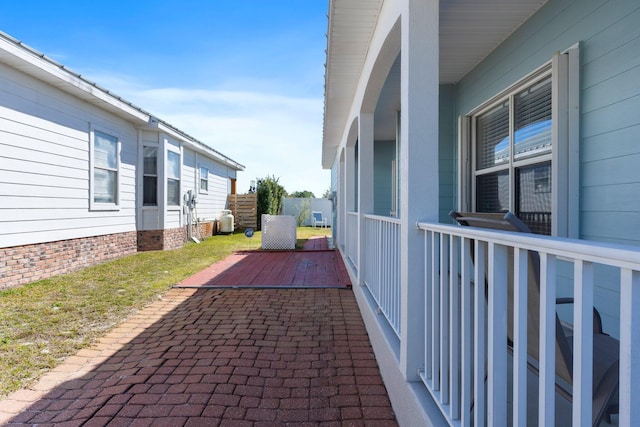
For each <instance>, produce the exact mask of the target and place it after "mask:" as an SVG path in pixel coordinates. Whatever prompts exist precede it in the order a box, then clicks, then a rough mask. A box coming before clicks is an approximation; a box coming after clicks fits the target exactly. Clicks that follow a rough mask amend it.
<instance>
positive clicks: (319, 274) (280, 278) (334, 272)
mask: <svg viewBox="0 0 640 427" xmlns="http://www.w3.org/2000/svg"><path fill="white" fill-rule="evenodd" d="M350 286H351V281H350V279H349V274H348V273H347V269H346V268H345V266H344V263H343V262H342V259H341V258H340V256H339V255H338V253H337V252H336V251H335V250H329V249H328V248H327V239H326V238H325V237H321V238H312V239H308V241H307V243H306V244H305V250H297V251H241V252H236V253H234V254H232V255H231V256H229V257H227V258H225V259H224V260H222V261H219V262H217V263H215V264H213V265H211V266H210V267H208V268H206V269H204V270H202V271H200V272H199V273H196V274H194V275H193V276H191V277H188V278H187V279H185V280H183V281H182V282H180V283H179V284H177V285H176V287H180V288H190V287H205V288H218V287H253V288H299V287H304V288H306V287H338V288H342V287H350Z"/></svg>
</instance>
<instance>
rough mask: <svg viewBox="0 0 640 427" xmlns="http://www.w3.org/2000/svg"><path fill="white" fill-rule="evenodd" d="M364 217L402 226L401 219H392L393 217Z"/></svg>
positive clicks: (371, 215) (367, 215)
mask: <svg viewBox="0 0 640 427" xmlns="http://www.w3.org/2000/svg"><path fill="white" fill-rule="evenodd" d="M364 217H365V218H366V219H373V220H375V221H382V222H391V223H393V224H400V218H395V217H392V216H383V215H373V214H365V216H364Z"/></svg>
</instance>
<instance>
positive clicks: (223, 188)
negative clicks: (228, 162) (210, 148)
mask: <svg viewBox="0 0 640 427" xmlns="http://www.w3.org/2000/svg"><path fill="white" fill-rule="evenodd" d="M182 157H183V160H182V162H183V163H182V177H183V179H182V187H183V189H182V193H183V194H184V193H186V192H187V191H189V190H192V191H193V192H194V193H196V194H198V203H197V205H196V214H197V217H198V218H199V219H204V220H208V219H213V218H218V217H219V216H220V213H221V211H222V210H223V209H225V208H226V205H227V194H228V188H227V187H228V183H229V178H232V177H235V171H234V170H232V169H229V168H227V167H226V166H225V165H223V164H221V163H219V162H217V161H215V160H214V159H211V158H209V157H205V156H204V155H202V154H200V153H196V152H194V151H193V150H190V149H185V150H184V152H183V154H182ZM201 168H206V169H207V171H208V179H207V184H208V188H209V190H208V191H207V192H206V193H204V192H201V191H200V177H201V174H200V169H201Z"/></svg>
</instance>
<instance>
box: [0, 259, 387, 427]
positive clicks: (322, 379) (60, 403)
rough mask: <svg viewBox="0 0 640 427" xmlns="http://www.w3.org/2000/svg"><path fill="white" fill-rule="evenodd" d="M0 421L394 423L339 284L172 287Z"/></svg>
mask: <svg viewBox="0 0 640 427" xmlns="http://www.w3.org/2000/svg"><path fill="white" fill-rule="evenodd" d="M247 268H250V266H247ZM0 423H5V424H6V425H35V424H37V425H60V426H80V425H83V426H104V425H109V426H121V425H122V426H138V425H142V426H151V425H153V426H163V425H166V426H183V425H198V426H280V425H282V426H284V425H287V426H295V425H300V426H303V425H326V426H394V425H396V421H395V416H394V413H393V411H392V409H391V406H390V403H389V399H388V396H387V392H386V389H385V387H384V384H383V383H382V380H381V378H380V374H379V370H378V366H377V363H376V361H375V358H374V355H373V351H372V349H371V345H370V343H369V339H368V336H367V333H366V330H365V328H364V325H363V323H362V319H361V317H360V312H359V311H358V308H357V305H356V302H355V298H354V296H353V293H352V291H351V290H350V289H348V288H308V289H273V288H258V289H252V288H240V289H238V288H228V289H220V288H216V289H203V288H182V289H180V288H174V289H171V290H170V291H169V292H168V293H167V294H166V295H164V297H163V298H162V299H161V300H158V301H156V302H154V303H152V304H150V305H149V306H148V307H146V308H145V309H144V310H142V311H140V312H138V313H137V314H136V315H134V316H132V317H131V318H129V319H128V320H127V321H125V322H124V323H122V324H121V325H119V326H118V327H116V328H115V329H113V330H112V331H111V332H109V333H108V334H107V335H105V336H104V337H103V338H102V339H101V340H100V341H99V342H98V343H97V344H95V345H94V346H92V347H91V348H88V349H85V350H81V351H80V352H79V353H78V354H76V355H75V356H72V357H70V358H69V359H67V360H66V361H65V362H64V363H62V364H61V365H60V366H58V367H57V368H55V369H54V370H52V371H51V372H49V373H48V374H46V375H45V376H44V377H43V378H42V379H41V380H40V381H39V382H38V383H36V384H35V385H34V386H33V387H31V388H30V389H28V390H21V391H18V392H16V393H13V394H11V395H10V396H9V397H8V398H7V399H5V400H3V401H0Z"/></svg>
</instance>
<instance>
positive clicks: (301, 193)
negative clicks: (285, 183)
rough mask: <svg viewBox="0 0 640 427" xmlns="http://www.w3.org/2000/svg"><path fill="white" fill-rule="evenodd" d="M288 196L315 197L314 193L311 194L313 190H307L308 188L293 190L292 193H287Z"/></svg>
mask: <svg viewBox="0 0 640 427" xmlns="http://www.w3.org/2000/svg"><path fill="white" fill-rule="evenodd" d="M289 197H297V198H300V199H315V198H316V196H315V194H313V192H312V191H309V190H304V191H294V192H293V193H291V194H289Z"/></svg>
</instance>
